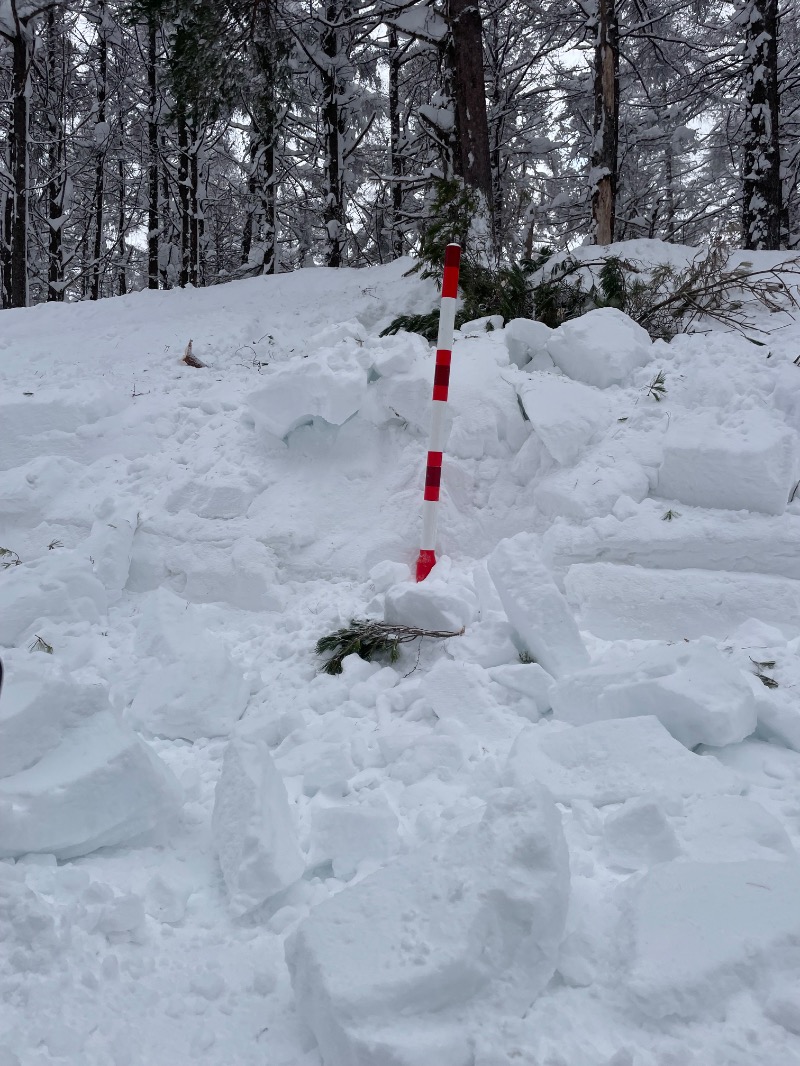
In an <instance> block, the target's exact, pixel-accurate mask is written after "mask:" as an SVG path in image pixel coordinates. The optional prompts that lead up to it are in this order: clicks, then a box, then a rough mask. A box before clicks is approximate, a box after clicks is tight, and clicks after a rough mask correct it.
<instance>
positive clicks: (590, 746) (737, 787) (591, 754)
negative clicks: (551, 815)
mask: <svg viewBox="0 0 800 1066" xmlns="http://www.w3.org/2000/svg"><path fill="white" fill-rule="evenodd" d="M506 779H507V781H508V783H509V784H511V785H514V786H516V787H524V786H526V785H530V784H531V783H532V782H535V781H538V782H539V783H541V784H543V785H544V786H545V787H546V788H548V789H549V790H550V791H551V792H552V794H553V795H554V796H555V798H556V799H557V800H558V801H559V803H568V804H571V803H573V802H574V801H575V800H585V801H587V802H589V803H592V804H594V805H595V806H597V807H602V806H604V805H605V804H607V803H623V802H624V801H625V800H626V799H630V798H631V797H632V796H643V795H646V794H649V793H656V794H658V795H660V796H665V797H668V798H671V797H688V796H713V795H724V794H736V793H740V792H742V791H743V788H744V785H743V783H742V782H741V781H739V779H738V778H737V777H736V775H735V774H733V773H731V771H730V770H728V769H726V768H725V767H723V766H721V765H720V763H719V762H717V760H716V759H714V758H713V756H712V757H708V756H700V755H694V754H693V753H692V752H690V751H687V750H686V748H685V747H684V746H683V745H682V744H680V743H679V742H678V741H677V740H675V738H674V737H672V736H670V734H669V733H668V732H667V730H666V729H665V728H664V727H663V725H662V724H661V723H660V722H659V721H658V719H657V718H653V717H644V718H617V719H612V720H610V721H607V722H593V723H592V724H591V725H583V726H577V727H574V728H573V727H569V726H563V727H562V726H559V724H557V723H553V724H551V723H540V724H539V725H531V726H526V728H525V729H524V730H523V731H522V732H521V733H520V735H519V736H518V737H517V740H516V742H515V744H514V747H513V748H512V749H511V754H510V755H509V757H508V764H507V767H506Z"/></svg>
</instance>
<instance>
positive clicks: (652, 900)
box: [620, 861, 800, 1019]
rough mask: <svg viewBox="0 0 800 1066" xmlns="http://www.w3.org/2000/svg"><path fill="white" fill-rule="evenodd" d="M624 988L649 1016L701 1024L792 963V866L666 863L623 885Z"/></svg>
mask: <svg viewBox="0 0 800 1066" xmlns="http://www.w3.org/2000/svg"><path fill="white" fill-rule="evenodd" d="M621 896H622V899H623V901H624V903H623V914H622V922H621V925H620V935H621V938H622V939H623V940H624V941H626V942H627V960H626V961H627V969H628V974H627V982H626V983H627V986H628V991H629V993H630V995H631V997H632V999H633V1001H634V1003H635V1004H636V1006H637V1007H638V1008H639V1009H640V1010H641V1011H642V1012H643V1013H644V1014H646V1015H647V1016H649V1017H650V1018H655V1019H660V1018H666V1017H668V1016H671V1015H678V1016H679V1017H681V1018H685V1019H701V1018H706V1017H708V1015H709V1013H710V1012H712V1011H714V1010H715V1009H717V1008H719V1007H721V1006H722V1005H723V1004H724V1002H725V1000H726V999H728V998H729V997H730V996H732V995H734V994H736V993H737V992H740V991H742V990H743V989H746V988H752V987H753V986H754V985H755V984H756V983H757V982H758V981H759V979H760V978H761V977H762V975H763V974H764V973H765V971H766V970H767V969H769V970H770V971H772V972H773V973H774V972H775V971H776V970H778V971H780V970H784V969H792V970H794V971H795V972H796V967H797V965H798V963H799V962H800V909H799V908H798V906H797V900H798V898H799V897H800V864H799V863H797V862H794V861H788V862H786V861H784V862H759V861H748V862H725V863H712V862H670V863H665V864H663V865H661V866H655V867H654V868H653V869H652V870H650V871H649V872H648V873H647V874H645V875H644V876H643V877H642V878H641V879H640V880H638V881H634V880H633V879H632V880H631V881H628V882H625V883H624V884H623V886H622V889H621Z"/></svg>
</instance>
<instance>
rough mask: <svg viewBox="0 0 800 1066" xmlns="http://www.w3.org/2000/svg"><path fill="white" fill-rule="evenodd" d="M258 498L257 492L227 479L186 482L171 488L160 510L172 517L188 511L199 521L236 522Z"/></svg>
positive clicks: (243, 484)
mask: <svg viewBox="0 0 800 1066" xmlns="http://www.w3.org/2000/svg"><path fill="white" fill-rule="evenodd" d="M257 495H258V488H257V487H255V486H254V485H248V484H246V483H245V482H244V481H237V480H233V479H229V480H226V481H218V480H215V481H210V480H206V479H199V480H193V481H186V482H184V483H183V484H182V485H178V486H177V487H176V488H174V489H173V490H172V491H171V492H170V494H169V496H168V497H167V499H166V501H165V504H164V506H165V507H166V509H167V510H168V511H171V512H172V513H173V514H175V513H177V512H178V511H191V512H192V514H196V515H199V516H200V517H201V518H239V517H241V516H242V515H245V514H247V508H248V507H249V506H250V504H251V503H252V502H253V500H254V499H255V498H256V496H257Z"/></svg>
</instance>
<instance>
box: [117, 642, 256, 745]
mask: <svg viewBox="0 0 800 1066" xmlns="http://www.w3.org/2000/svg"><path fill="white" fill-rule="evenodd" d="M202 645H203V647H202V651H201V650H200V649H198V648H194V649H193V651H192V654H191V655H189V656H188V657H185V658H182V659H180V660H179V661H177V662H174V663H172V664H171V665H169V666H163V667H160V668H158V669H155V670H148V671H146V672H145V673H144V679H143V681H142V684H141V685H140V687H139V689H138V691H137V693H136V695H135V696H134V698H133V703H132V704H131V706H130V710H129V712H128V714H129V716H130V719H131V721H132V722H134V724H135V725H136V728H137V729H141V730H143V731H144V732H147V733H150V734H151V735H152V736H158V737H167V738H168V739H170V740H179V739H180V740H192V741H193V740H198V739H199V738H200V737H220V736H227V735H228V734H229V733H230V731H231V730H232V729H233V727H234V725H235V724H236V723H237V722H238V721H239V719H240V718H241V717H242V715H243V714H244V712H245V708H246V707H247V702H248V700H249V698H250V685H249V684H248V682H247V680H246V679H245V677H244V675H243V674H242V671H241V670H240V669H239V668H238V667H237V666H236V665H235V664H234V663H233V661H232V660H231V658H230V656H229V655H228V653H227V652H226V651H225V649H224V648H223V647H221V646H220V645H218V644H213V643H211V642H210V641H207V640H206V641H203V642H202Z"/></svg>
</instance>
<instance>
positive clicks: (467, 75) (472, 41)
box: [448, 0, 493, 220]
mask: <svg viewBox="0 0 800 1066" xmlns="http://www.w3.org/2000/svg"><path fill="white" fill-rule="evenodd" d="M448 15H449V20H450V32H451V34H452V52H453V77H454V85H453V96H454V99H455V113H456V114H455V117H456V141H457V150H456V173H457V174H458V175H459V177H461V178H463V179H464V182H465V184H466V185H467V186H469V188H471V189H473V190H475V192H476V193H478V194H479V197H480V200H481V202H482V204H481V206H482V207H483V209H484V210H485V212H486V214H487V215H488V217H489V219H490V220H491V210H492V202H493V195H492V193H493V190H492V168H491V161H490V156H489V123H488V120H487V116H486V87H485V77H484V70H483V23H482V20H481V13H480V8H479V7H478V4H477V2H476V0H448Z"/></svg>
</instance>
